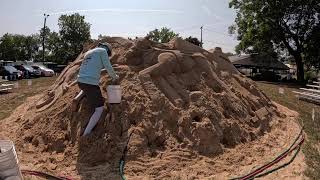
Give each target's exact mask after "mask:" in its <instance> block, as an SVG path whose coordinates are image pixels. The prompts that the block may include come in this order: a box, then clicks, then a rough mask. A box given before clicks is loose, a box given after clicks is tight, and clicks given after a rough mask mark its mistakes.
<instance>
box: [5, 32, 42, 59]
mask: <svg viewBox="0 0 320 180" xmlns="http://www.w3.org/2000/svg"><path fill="white" fill-rule="evenodd" d="M37 42H38V39H37V36H36V35H31V36H24V35H16V34H8V33H7V34H5V35H3V36H2V37H1V39H0V59H3V60H10V61H19V60H31V59H33V55H34V54H35V53H36V52H37Z"/></svg>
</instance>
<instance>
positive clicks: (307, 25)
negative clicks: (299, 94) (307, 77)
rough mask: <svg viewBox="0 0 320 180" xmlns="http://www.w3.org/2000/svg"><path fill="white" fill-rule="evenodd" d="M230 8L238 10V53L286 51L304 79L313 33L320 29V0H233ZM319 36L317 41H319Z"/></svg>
mask: <svg viewBox="0 0 320 180" xmlns="http://www.w3.org/2000/svg"><path fill="white" fill-rule="evenodd" d="M229 5H230V7H231V8H234V9H236V10H237V17H236V19H235V22H236V25H235V26H231V27H230V28H229V31H230V32H235V31H237V34H238V40H240V43H239V45H237V47H236V50H237V52H240V51H243V52H248V53H251V52H257V53H261V52H265V53H269V54H270V53H271V54H274V53H275V52H279V49H280V50H281V51H287V52H288V53H289V54H290V55H292V56H293V57H294V59H295V62H296V65H297V76H298V81H300V82H302V81H303V80H304V63H305V62H307V61H308V59H307V58H305V57H307V56H313V55H312V53H310V51H312V49H319V48H320V47H319V46H318V47H316V48H314V47H313V48H311V47H310V43H312V41H314V40H313V38H314V37H315V36H314V34H316V33H318V32H319V25H320V24H319V19H320V13H319V12H320V7H319V6H320V4H319V1H318V0H281V1H280V0H245V1H243V0H232V1H231V2H230V4H229ZM319 40H320V39H318V40H317V41H319Z"/></svg>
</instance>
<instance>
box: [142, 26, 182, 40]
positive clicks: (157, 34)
mask: <svg viewBox="0 0 320 180" xmlns="http://www.w3.org/2000/svg"><path fill="white" fill-rule="evenodd" d="M177 36H179V34H177V33H175V32H173V31H172V30H170V29H169V28H166V27H163V28H161V30H160V31H159V29H155V30H153V31H150V32H149V33H148V34H147V37H148V38H149V39H150V40H152V41H155V42H159V43H167V42H169V41H170V40H171V39H172V38H174V37H177Z"/></svg>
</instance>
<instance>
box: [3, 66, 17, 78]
mask: <svg viewBox="0 0 320 180" xmlns="http://www.w3.org/2000/svg"><path fill="white" fill-rule="evenodd" d="M0 76H2V79H7V80H9V81H14V80H17V79H18V78H19V71H18V70H17V69H16V68H14V67H13V66H1V67H0Z"/></svg>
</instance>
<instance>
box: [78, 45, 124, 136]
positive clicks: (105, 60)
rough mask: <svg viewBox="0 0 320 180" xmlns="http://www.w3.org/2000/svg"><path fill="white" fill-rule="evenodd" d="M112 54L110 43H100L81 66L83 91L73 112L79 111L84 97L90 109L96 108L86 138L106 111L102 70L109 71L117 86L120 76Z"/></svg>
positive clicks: (79, 81)
mask: <svg viewBox="0 0 320 180" xmlns="http://www.w3.org/2000/svg"><path fill="white" fill-rule="evenodd" d="M111 54H112V47H111V45H110V44H108V43H99V45H98V46H97V47H96V48H94V49H92V50H89V51H88V52H86V54H85V56H84V60H83V62H82V64H81V66H80V71H79V74H78V80H77V81H78V86H79V88H80V89H81V91H80V93H79V94H78V95H77V96H76V97H75V98H74V99H73V105H72V108H73V110H76V109H77V106H78V103H79V101H80V100H81V99H82V97H84V96H85V97H87V100H88V103H89V105H90V107H92V108H95V112H94V113H93V114H92V116H91V118H90V120H89V123H88V125H87V127H86V129H85V131H84V133H83V136H86V135H88V134H90V133H91V131H92V129H93V128H94V127H95V126H96V124H97V123H98V121H99V119H100V117H101V115H102V113H103V111H104V107H103V106H104V99H103V97H102V94H101V90H100V87H99V81H100V75H101V70H102V69H105V70H107V72H108V74H109V75H110V76H111V78H112V82H113V84H115V83H116V82H117V81H118V79H119V76H118V75H117V74H116V73H115V72H114V70H113V68H112V65H111V63H110V60H109V56H111Z"/></svg>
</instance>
